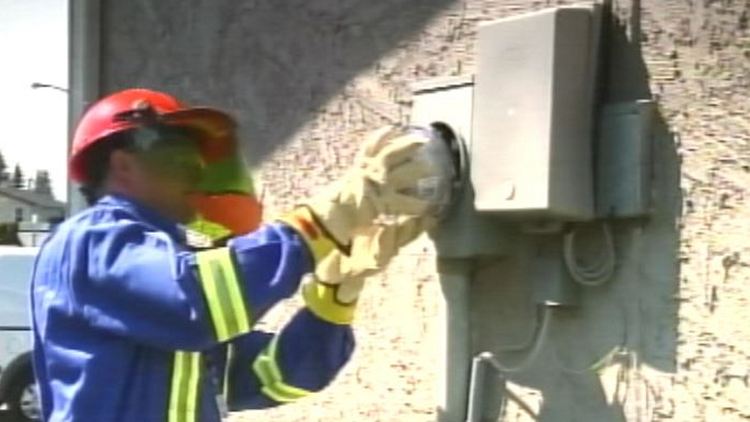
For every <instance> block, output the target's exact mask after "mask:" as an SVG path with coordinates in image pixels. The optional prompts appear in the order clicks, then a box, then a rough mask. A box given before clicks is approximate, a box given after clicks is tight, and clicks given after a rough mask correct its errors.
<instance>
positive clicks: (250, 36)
mask: <svg viewBox="0 0 750 422" xmlns="http://www.w3.org/2000/svg"><path fill="white" fill-rule="evenodd" d="M563 3H571V2H563V1H533V0H515V1H512V0H494V1H492V0H465V1H447V0H437V1H426V0H417V1H415V0H388V1H378V2H370V1H366V0H359V1H357V0H349V1H344V0H315V1H309V0H308V1H302V0H298V1H285V2H278V1H277V2H270V1H250V0H249V1H243V2H236V1H231V0H219V1H210V2H209V1H197V0H194V1H183V2H177V1H176V0H166V1H158V2H157V1H147V0H142V1H132V2H116V1H112V0H109V1H105V2H104V16H103V18H104V24H103V25H102V27H103V28H104V34H103V49H104V57H105V59H104V61H103V64H104V66H103V70H104V74H103V78H102V81H103V84H104V86H103V89H104V90H105V91H111V90H114V89H118V88H122V87H126V86H137V85H142V86H149V87H157V88H162V89H166V90H169V91H173V92H175V93H176V94H179V95H181V96H183V97H185V98H186V99H187V100H189V101H196V102H202V103H208V104H213V105H217V106H221V107H224V108H228V109H230V110H231V111H233V112H235V113H236V114H237V116H238V117H239V119H240V121H241V123H242V125H243V135H244V140H245V142H246V146H247V153H248V155H249V156H250V157H251V159H253V160H254V161H255V162H257V163H262V170H263V175H264V176H263V182H264V187H265V189H264V193H265V200H266V202H267V203H268V204H269V208H270V209H269V211H270V212H274V211H277V210H281V209H286V208H288V207H290V206H292V205H293V204H294V203H296V202H297V201H299V200H300V199H302V198H305V197H306V196H308V195H310V194H311V193H312V192H314V190H315V189H316V188H317V187H318V186H320V185H322V184H324V183H325V182H327V181H329V180H332V179H333V178H335V177H336V176H337V175H339V174H340V172H341V170H342V169H343V168H344V167H345V166H346V164H347V163H348V162H349V159H350V158H351V156H352V154H353V151H354V149H355V148H356V142H357V141H358V140H359V139H360V137H361V135H362V133H364V131H366V130H369V129H372V128H374V127H376V126H378V125H380V124H382V123H385V122H393V121H401V122H404V121H407V120H408V114H409V107H410V90H409V84H410V83H411V82H414V81H416V80H421V79H425V78H430V77H433V76H445V75H455V74H464V73H471V72H472V71H473V68H474V49H475V44H474V42H475V35H476V25H477V24H478V23H479V22H482V21H485V20H489V19H494V18H498V17H502V16H508V15H511V14H514V13H519V12H522V11H525V10H531V9H538V8H542V7H547V6H551V5H556V4H563ZM615 3H616V8H617V11H618V16H619V17H620V19H621V20H620V25H619V26H617V25H616V26H614V27H613V28H612V31H613V32H612V44H611V51H610V53H611V56H612V63H613V65H612V67H611V72H610V80H609V81H610V84H609V89H608V91H607V98H608V99H609V100H612V101H615V100H631V99H637V98H646V97H648V96H651V95H653V96H655V97H657V98H658V99H659V101H660V114H661V117H662V118H663V120H664V122H663V123H664V124H663V126H662V127H661V128H660V130H659V133H658V134H659V136H658V137H657V138H656V143H655V150H654V151H655V156H656V158H657V161H656V168H655V202H654V204H655V210H654V215H653V217H652V218H651V219H650V220H649V221H646V222H631V223H628V224H621V225H619V226H618V227H617V228H616V239H617V245H618V254H619V256H620V265H619V266H618V277H617V278H616V280H614V282H613V283H612V284H610V285H609V286H608V287H605V288H601V289H595V290H588V291H586V292H584V299H583V306H582V308H581V310H580V311H577V312H573V313H564V314H563V315H561V316H560V318H559V320H558V323H557V329H556V330H555V335H554V336H553V337H552V339H551V341H550V345H551V347H550V348H549V350H555V351H556V353H555V354H552V355H550V353H551V352H549V351H548V353H547V354H546V355H545V356H543V358H542V359H541V360H540V365H539V366H540V369H539V371H535V372H534V373H532V374H526V375H524V376H518V377H513V386H512V389H513V390H512V391H514V392H515V393H516V394H517V395H518V396H519V397H520V398H521V399H522V400H523V401H524V403H526V405H527V406H528V407H529V408H530V409H531V410H532V411H534V412H537V411H540V412H541V413H542V414H543V415H544V417H543V418H542V419H544V420H551V421H568V420H571V421H572V420H592V421H604V420H622V419H623V418H626V419H627V420H632V421H642V420H643V421H649V420H660V421H699V420H708V421H718V420H721V421H734V420H747V419H750V400H748V398H750V389H749V387H748V385H749V384H750V355H749V352H748V349H750V306H748V305H750V303H749V302H750V300H749V299H748V297H750V287H749V286H748V278H749V276H750V270H749V269H748V261H747V256H748V254H749V253H750V250H748V249H749V248H750V242H748V241H747V240H746V236H747V233H748V232H749V231H750V211H749V210H750V208H748V204H747V201H748V198H747V196H746V189H747V186H749V184H748V183H749V182H750V161H749V159H750V148H749V147H748V145H749V142H750V124H748V121H749V120H748V118H747V116H748V111H749V110H748V108H750V105H749V104H750V103H749V102H748V95H749V94H748V83H749V82H748V81H749V80H750V79H749V77H750V74H749V73H748V70H750V61H749V60H748V58H749V57H750V50H749V49H748V46H749V42H750V38H748V35H749V34H748V13H750V6H749V5H748V4H747V3H746V2H744V1H732V0H723V1H709V0H643V1H637V0H632V1H618V2H615ZM639 39H640V41H641V42H640V44H639V42H638V41H639ZM639 46H640V47H642V48H639ZM669 132H674V133H675V134H676V135H675V136H674V137H672V136H670V135H669ZM673 139H674V141H673ZM503 265H506V264H495V266H494V267H493V266H490V269H488V270H486V271H487V272H488V274H489V275H485V276H483V277H486V278H487V279H490V278H492V279H494V278H496V277H495V275H497V276H498V277H504V278H505V279H507V280H508V281H507V282H506V283H505V284H502V285H492V286H490V287H487V288H489V289H490V293H491V294H489V295H480V296H481V297H480V299H479V300H478V301H477V302H476V303H477V306H476V308H475V309H476V311H475V313H474V317H475V318H476V317H477V316H481V315H486V316H494V317H493V319H486V320H481V319H479V321H478V322H477V333H479V335H478V337H479V338H480V340H479V341H477V342H475V344H474V345H473V347H474V348H475V349H477V350H479V349H482V348H488V347H489V348H492V347H495V348H498V347H500V346H502V344H503V341H504V340H506V339H509V338H513V339H516V338H517V337H519V336H522V335H523V334H524V333H526V332H527V330H528V327H529V322H528V321H530V320H529V319H528V318H526V316H528V315H526V316H525V314H523V310H518V312H515V313H513V312H508V311H505V312H503V309H511V308H503V306H502V304H503V303H504V302H508V301H509V300H510V299H508V297H512V295H513V294H523V289H517V288H516V289H514V288H513V286H514V285H515V286H516V287H517V286H518V285H517V282H518V280H517V277H515V276H512V271H510V268H504V267H503ZM508 265H510V264H508ZM493 271H494V272H497V274H492V272H493ZM482 280H484V278H482ZM482 280H480V282H478V283H477V285H476V286H475V288H474V289H475V290H474V294H475V295H476V294H477V293H481V292H482V288H483V287H482V286H485V287H486V284H483V282H482ZM435 281H436V275H435V271H434V260H433V257H432V255H431V252H430V246H429V242H427V241H423V242H420V243H419V244H418V245H415V246H414V247H412V248H410V250H409V254H408V256H404V257H401V258H399V259H397V260H396V262H394V264H393V265H392V266H391V268H389V270H388V271H387V273H386V274H385V275H383V276H381V277H376V279H374V280H372V282H371V283H370V285H369V286H368V289H369V290H368V291H367V292H366V295H365V299H364V301H363V305H362V309H361V312H360V314H359V322H358V324H357V335H358V339H359V340H358V341H359V349H358V352H357V353H356V355H355V358H354V360H353V362H352V363H351V364H350V365H349V366H348V367H347V369H346V370H345V371H344V373H343V374H342V376H341V377H340V378H339V380H338V381H337V382H336V383H335V385H333V386H332V387H331V388H329V389H328V390H327V391H326V392H324V393H322V394H320V395H318V396H316V397H315V398H312V399H310V400H306V401H303V402H301V403H298V404H295V405H289V406H286V407H285V408H281V409H277V410H273V411H270V412H269V413H255V412H248V413H247V414H244V415H239V416H237V417H236V419H235V420H237V421H240V420H258V419H260V420H265V419H268V420H271V419H273V420H290V421H294V420H300V421H302V420H305V421H310V420H373V421H375V420H378V421H429V420H434V418H435V416H434V410H433V407H434V403H435V398H434V396H435V394H436V387H435V382H436V377H437V374H436V368H437V364H436V360H437V359H438V353H437V351H436V346H435V344H436V342H437V334H438V333H437V332H436V330H437V328H436V324H435V323H434V318H435V315H436V312H437V307H436V303H437V298H438V295H439V287H438V286H437V284H436V282H435ZM514 283H516V284H514ZM503 286H505V287H503ZM504 289H506V290H504ZM503 293H506V294H505V295H504V294H503ZM488 297H494V298H495V299H496V300H497V304H496V306H495V304H494V302H489V301H488V300H489V299H487V298H488ZM291 306H293V305H290V307H291ZM289 309H290V308H289V307H286V308H281V309H280V310H279V312H277V313H276V315H275V318H276V319H277V320H278V319H283V315H284V313H285V312H287V313H288V310H289ZM481 309H484V310H481ZM512 309H518V308H512ZM480 312H482V314H480ZM524 323H525V325H524ZM492 330H502V331H503V332H504V333H505V335H504V336H499V335H497V331H492ZM614 346H623V350H625V351H626V353H621V354H618V355H610V357H611V359H609V360H606V364H605V365H602V367H601V368H599V371H597V372H591V371H584V373H583V374H578V373H574V372H580V371H576V370H574V371H571V369H577V370H581V369H584V368H585V367H586V366H588V365H590V364H591V363H592V362H594V361H596V360H598V359H599V358H601V357H602V356H604V355H606V354H607V352H608V351H610V350H612V347H614ZM555 355H556V356H555ZM561 360H562V361H563V362H564V363H565V364H564V365H562V366H564V367H565V368H567V370H563V369H561V365H559V363H560V361H561ZM615 387H618V388H615ZM542 397H544V399H545V400H544V404H543V405H542V404H541V398H542ZM524 414H525V411H523V410H521V407H520V406H518V404H517V403H516V402H513V401H511V402H510V403H509V406H508V410H507V416H506V420H527V419H528V418H527V416H524ZM525 418H526V419H525Z"/></svg>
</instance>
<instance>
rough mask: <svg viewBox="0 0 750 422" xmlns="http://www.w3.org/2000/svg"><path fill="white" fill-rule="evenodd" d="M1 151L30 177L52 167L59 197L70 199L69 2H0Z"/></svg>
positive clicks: (63, 0) (61, 0)
mask: <svg viewBox="0 0 750 422" xmlns="http://www.w3.org/2000/svg"><path fill="white" fill-rule="evenodd" d="M0 57H1V58H2V59H0V125H2V126H1V127H2V130H0V152H2V154H3V156H4V157H5V161H6V162H7V163H8V167H10V170H11V171H12V169H13V166H15V164H16V163H18V164H20V165H21V168H22V169H23V170H24V173H25V175H26V176H27V177H33V176H34V174H36V171H37V170H49V171H50V176H51V177H52V188H53V192H54V194H55V197H57V198H58V199H61V200H65V199H66V195H67V193H66V178H67V171H66V157H65V156H66V152H67V138H68V136H67V132H68V118H67V95H66V94H65V93H64V92H60V91H57V90H52V89H31V87H30V86H31V84H32V83H33V82H41V83H48V84H54V85H57V86H60V87H65V88H67V83H68V10H67V0H0Z"/></svg>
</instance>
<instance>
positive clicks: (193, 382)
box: [167, 352, 201, 422]
mask: <svg viewBox="0 0 750 422" xmlns="http://www.w3.org/2000/svg"><path fill="white" fill-rule="evenodd" d="M200 376H201V354H200V353H198V352H176V353H175V355H174V363H173V367H172V382H171V387H170V393H169V409H167V414H168V417H167V420H168V422H195V421H197V420H198V413H197V411H198V388H199V384H200Z"/></svg>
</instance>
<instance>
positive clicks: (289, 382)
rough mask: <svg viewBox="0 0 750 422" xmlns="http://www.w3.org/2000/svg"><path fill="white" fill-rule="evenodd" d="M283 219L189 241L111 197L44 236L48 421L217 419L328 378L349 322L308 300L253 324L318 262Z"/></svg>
mask: <svg viewBox="0 0 750 422" xmlns="http://www.w3.org/2000/svg"><path fill="white" fill-rule="evenodd" d="M313 265H314V263H313V262H312V258H311V254H310V252H309V250H308V246H307V245H306V244H305V242H304V240H303V238H302V237H301V236H300V235H299V234H298V233H297V232H296V231H295V230H293V229H292V228H291V227H288V226H286V225H285V224H282V223H274V224H267V225H264V226H262V227H261V228H260V229H259V230H257V231H255V232H253V233H251V234H248V235H244V236H239V237H236V238H233V239H232V240H230V241H229V242H228V244H227V246H226V247H223V248H216V249H208V250H205V251H197V252H196V251H192V250H190V249H189V248H188V246H186V242H185V233H184V231H183V230H182V229H181V228H180V227H179V226H178V225H177V224H175V223H173V222H170V221H168V220H166V219H165V218H163V217H161V216H160V215H158V214H157V213H155V212H154V211H152V210H150V209H147V208H146V207H144V206H141V205H139V204H137V203H136V202H135V201H133V200H131V199H128V198H126V197H123V196H113V195H110V196H106V197H104V198H102V199H101V200H100V201H99V202H98V203H97V204H95V205H94V206H93V207H91V208H89V209H87V210H85V211H83V212H82V213H80V214H78V215H76V216H74V217H72V218H70V219H69V220H67V221H65V222H64V223H62V224H61V225H60V226H59V227H57V229H56V230H55V231H54V233H53V234H52V235H51V236H50V237H49V239H48V240H47V241H46V242H45V244H44V245H43V247H42V248H41V251H40V253H39V257H38V259H37V262H36V265H35V268H34V273H33V280H32V295H31V301H32V312H33V330H34V352H33V357H34V359H33V360H34V369H35V373H36V377H37V381H38V384H39V389H40V395H41V402H42V407H43V416H44V420H45V421H48V422H70V421H73V422H151V421H154V422H156V421H159V422H194V421H199V422H215V421H219V420H221V414H222V409H220V408H221V407H223V406H222V403H226V405H227V406H228V408H229V409H230V410H239V409H257V408H265V407H270V406H275V405H278V404H281V403H286V402H291V401H294V400H297V399H299V398H302V397H304V396H306V395H308V394H310V393H312V392H316V391H319V390H321V389H323V388H324V387H325V386H326V385H328V384H329V383H330V382H331V381H332V379H333V378H334V377H335V376H336V374H337V373H338V371H339V370H340V369H341V368H342V366H343V365H344V364H345V363H346V362H347V361H348V359H349V357H350V356H351V353H352V351H353V349H354V338H353V334H352V330H351V327H350V326H349V325H347V324H334V323H331V322H327V321H325V320H323V319H321V318H319V317H318V316H316V315H315V314H314V313H312V312H311V311H310V310H309V309H308V308H306V307H304V308H302V309H301V310H299V311H298V312H297V313H296V315H294V316H293V317H292V319H291V321H290V322H288V324H287V325H286V326H285V327H284V328H283V329H282V330H281V331H280V332H279V333H278V334H275V335H274V334H271V333H265V332H260V331H254V330H253V325H254V324H255V322H257V321H258V320H259V319H260V318H262V317H263V315H264V313H265V312H266V311H268V310H269V309H270V308H271V307H272V306H273V305H274V304H276V303H277V302H279V301H280V300H282V299H284V298H287V297H289V296H291V295H293V294H295V292H297V290H298V287H299V284H300V280H301V279H302V277H303V275H305V274H306V273H308V272H310V271H311V270H312V269H313Z"/></svg>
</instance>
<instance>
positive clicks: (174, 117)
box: [161, 107, 237, 161]
mask: <svg viewBox="0 0 750 422" xmlns="http://www.w3.org/2000/svg"><path fill="white" fill-rule="evenodd" d="M161 118H162V122H163V123H164V124H167V125H170V126H179V127H185V128H189V129H195V130H196V131H197V132H199V133H200V134H201V139H200V140H201V152H202V153H203V155H204V158H205V159H206V160H207V161H216V160H219V159H222V158H224V157H227V156H229V155H231V154H234V153H236V149H237V137H236V129H237V122H236V121H235V120H234V119H233V118H232V116H230V115H229V114H227V113H224V112H222V111H219V110H216V109H213V108H209V107H190V108H185V109H181V110H177V111H172V112H168V113H164V114H162V115H161Z"/></svg>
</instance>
